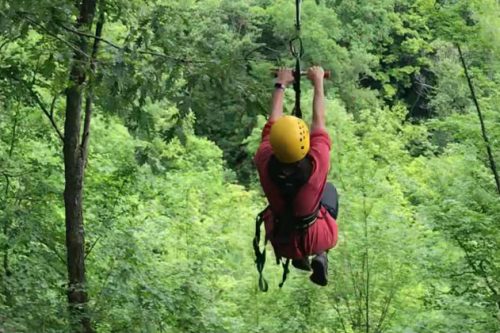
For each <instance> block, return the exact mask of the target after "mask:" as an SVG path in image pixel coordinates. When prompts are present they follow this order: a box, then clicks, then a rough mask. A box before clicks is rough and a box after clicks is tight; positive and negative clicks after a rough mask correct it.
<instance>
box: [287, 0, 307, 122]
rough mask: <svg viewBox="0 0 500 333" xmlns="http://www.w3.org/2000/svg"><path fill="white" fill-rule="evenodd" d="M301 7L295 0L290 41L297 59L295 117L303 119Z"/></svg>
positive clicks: (295, 71) (292, 51) (299, 0)
mask: <svg viewBox="0 0 500 333" xmlns="http://www.w3.org/2000/svg"><path fill="white" fill-rule="evenodd" d="M300 6H301V0H295V37H294V38H292V39H291V40H290V52H291V53H292V55H293V57H294V58H295V70H294V73H293V76H294V82H293V90H295V107H294V109H293V113H292V114H293V115H294V116H296V117H298V118H302V110H301V109H300V76H301V66H300V59H301V58H302V56H303V55H304V46H303V45H302V38H301V37H300Z"/></svg>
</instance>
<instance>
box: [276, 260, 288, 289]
mask: <svg viewBox="0 0 500 333" xmlns="http://www.w3.org/2000/svg"><path fill="white" fill-rule="evenodd" d="M282 265H283V276H282V278H281V283H280V284H279V287H280V289H281V287H283V285H284V284H285V281H286V277H287V276H288V273H290V270H289V269H288V267H289V266H290V259H288V258H287V259H286V260H285V262H284V263H282Z"/></svg>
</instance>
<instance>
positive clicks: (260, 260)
mask: <svg viewBox="0 0 500 333" xmlns="http://www.w3.org/2000/svg"><path fill="white" fill-rule="evenodd" d="M268 207H269V206H268ZM268 207H266V208H265V209H264V210H263V211H262V212H260V213H259V214H258V215H257V217H256V218H255V237H254V239H253V250H254V252H255V265H256V266H257V271H258V272H259V289H260V291H263V292H266V291H267V290H268V289H269V285H268V283H267V281H266V279H265V278H264V276H263V274H262V271H263V270H264V265H265V264H266V242H264V249H263V250H262V251H261V250H260V247H259V243H260V227H261V225H262V222H264V212H265V211H266V210H267V209H268Z"/></svg>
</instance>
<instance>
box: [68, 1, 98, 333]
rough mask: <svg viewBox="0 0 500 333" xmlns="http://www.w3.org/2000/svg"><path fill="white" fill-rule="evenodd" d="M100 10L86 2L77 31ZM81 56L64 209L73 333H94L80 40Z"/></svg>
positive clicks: (74, 82)
mask: <svg viewBox="0 0 500 333" xmlns="http://www.w3.org/2000/svg"><path fill="white" fill-rule="evenodd" d="M95 9H96V0H82V2H81V4H80V16H79V17H78V19H77V22H76V28H77V30H80V29H84V30H85V31H87V32H88V31H90V29H91V27H92V21H93V18H94V14H95ZM77 45H78V52H77V51H75V53H74V55H73V63H72V65H71V69H70V81H69V87H68V88H67V90H66V117H65V122H64V149H63V152H64V168H65V169H64V171H65V174H64V177H65V188H64V205H65V210H66V247H67V266H68V267H67V268H68V280H69V285H68V302H69V310H70V321H71V327H72V328H71V331H72V332H78V333H80V332H84V333H92V332H93V329H92V325H91V321H90V317H89V315H88V311H87V291H86V285H85V282H86V281H85V236H84V229H83V213H82V208H83V178H84V170H85V158H86V155H87V152H86V150H87V147H86V145H81V142H80V131H81V117H82V94H83V83H84V82H85V80H86V76H85V74H86V70H88V69H89V67H88V64H89V63H90V61H91V59H89V56H88V55H87V54H88V50H89V46H88V42H87V40H86V37H84V36H78V37H77Z"/></svg>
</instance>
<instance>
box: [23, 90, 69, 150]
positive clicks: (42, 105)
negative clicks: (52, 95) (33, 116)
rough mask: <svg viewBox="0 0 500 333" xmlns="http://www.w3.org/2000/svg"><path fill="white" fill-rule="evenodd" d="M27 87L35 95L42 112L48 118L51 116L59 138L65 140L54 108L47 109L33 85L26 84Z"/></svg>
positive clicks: (50, 118) (51, 121)
mask: <svg viewBox="0 0 500 333" xmlns="http://www.w3.org/2000/svg"><path fill="white" fill-rule="evenodd" d="M26 89H28V91H29V92H30V94H31V96H33V98H34V99H35V102H36V104H38V106H39V107H40V109H42V112H43V113H44V114H45V115H46V116H47V118H49V120H50V123H51V124H52V127H53V128H54V129H55V130H56V132H57V135H58V136H59V139H61V141H62V142H64V135H63V134H62V133H61V131H60V130H59V128H58V127H57V124H56V122H55V120H54V117H53V113H54V111H53V109H52V108H51V110H50V111H49V110H47V108H46V107H45V105H44V104H43V102H42V100H41V99H40V96H38V94H37V93H36V92H35V91H34V90H33V89H32V88H31V87H28V86H26ZM54 103H55V102H54V101H53V103H52V104H54Z"/></svg>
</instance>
